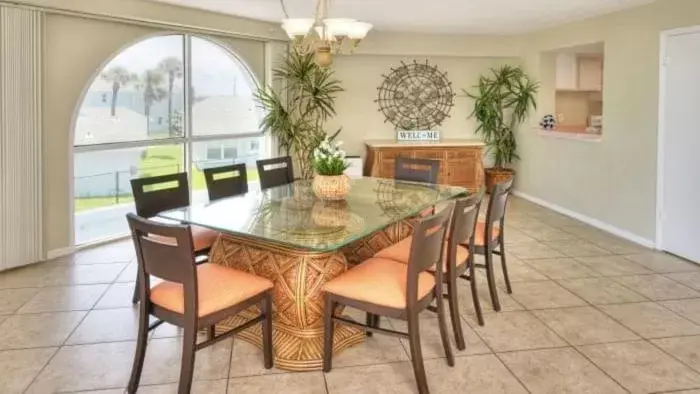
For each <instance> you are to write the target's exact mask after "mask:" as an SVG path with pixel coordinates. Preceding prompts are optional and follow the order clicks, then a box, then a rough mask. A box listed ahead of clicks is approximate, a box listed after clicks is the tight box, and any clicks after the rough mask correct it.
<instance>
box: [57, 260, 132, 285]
mask: <svg viewBox="0 0 700 394" xmlns="http://www.w3.org/2000/svg"><path fill="white" fill-rule="evenodd" d="M127 265H128V264H126V263H121V264H92V265H69V266H66V267H59V269H56V268H54V270H55V271H56V272H54V273H52V274H51V275H50V276H49V277H48V278H47V279H46V280H47V282H48V284H49V285H51V286H69V285H90V284H102V283H103V284H110V283H112V282H114V280H115V279H117V277H118V276H119V274H120V273H121V272H122V271H123V270H124V268H125V267H126V266H127Z"/></svg>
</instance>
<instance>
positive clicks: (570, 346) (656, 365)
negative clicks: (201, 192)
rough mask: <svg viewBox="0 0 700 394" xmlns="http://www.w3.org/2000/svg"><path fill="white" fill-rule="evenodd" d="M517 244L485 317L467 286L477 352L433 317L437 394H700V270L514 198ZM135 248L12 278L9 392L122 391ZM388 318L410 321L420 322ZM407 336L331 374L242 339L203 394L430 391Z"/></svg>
mask: <svg viewBox="0 0 700 394" xmlns="http://www.w3.org/2000/svg"><path fill="white" fill-rule="evenodd" d="M507 227H508V228H507V233H506V234H507V242H508V244H507V250H508V257H509V269H510V271H511V277H512V280H513V282H514V283H513V288H514V293H513V294H512V295H508V294H506V293H505V291H504V290H503V282H502V279H500V272H498V273H497V274H498V275H499V283H500V284H499V286H501V292H500V295H501V302H502V305H503V312H500V313H494V312H493V310H492V309H491V308H490V302H489V299H488V290H487V288H486V284H485V281H484V278H483V276H482V277H480V279H481V280H480V285H481V287H480V289H479V293H480V295H481V298H482V305H483V306H484V309H485V312H486V316H485V318H486V325H485V326H484V327H480V326H479V325H478V324H477V323H476V320H475V318H474V314H473V307H472V303H471V299H470V292H469V289H468V287H467V285H466V283H465V284H464V285H463V286H461V288H460V295H461V300H462V303H461V309H462V312H463V316H462V317H463V322H462V325H463V327H464V329H465V335H466V341H467V349H466V350H465V351H462V352H458V353H457V356H458V357H457V360H456V366H455V367H454V368H448V367H447V365H446V363H445V360H444V358H443V353H442V349H441V344H440V339H439V334H438V330H437V325H436V321H435V320H432V319H434V316H431V315H429V314H426V315H425V316H424V319H422V320H421V323H422V337H423V347H424V349H425V350H424V356H425V359H426V369H427V371H428V376H429V383H430V387H431V392H432V393H434V394H435V393H453V392H456V391H457V390H459V391H460V392H466V391H469V392H471V393H552V394H564V393H601V394H608V393H610V394H614V393H626V392H629V393H684V394H700V266H696V265H693V264H690V263H688V262H685V261H683V260H680V259H677V258H675V257H673V256H669V255H665V254H661V253H656V252H653V251H651V250H647V249H644V248H642V247H640V246H637V245H635V244H632V243H630V242H627V241H625V240H622V239H619V238H616V237H614V236H611V235H609V234H607V233H604V232H601V231H599V230H597V229H594V228H592V227H589V226H586V225H584V224H582V223H579V222H577V221H575V220H573V219H570V218H567V217H564V216H561V215H559V214H557V213H555V212H552V211H549V210H546V209H544V208H541V207H538V206H536V205H533V204H530V203H528V202H526V201H523V200H520V199H517V198H514V199H513V200H512V203H511V205H510V208H509V213H508V225H507ZM133 260H134V254H133V250H132V246H131V244H130V243H129V242H118V243H114V244H111V245H108V246H103V247H99V248H94V249H90V250H86V251H83V252H80V253H78V254H76V255H75V256H71V257H66V258H62V259H58V260H56V261H51V262H46V263H42V264H39V265H34V266H31V267H26V268H21V269H17V270H12V271H9V272H4V273H0V393H3V394H13V393H23V392H26V393H57V392H99V393H104V394H108V393H121V392H123V389H124V387H125V386H126V382H127V379H128V376H129V372H130V368H131V362H132V356H133V352H134V348H135V343H134V340H135V337H136V326H137V322H136V314H135V310H134V308H133V307H132V306H131V303H130V299H131V291H132V289H133V281H134V277H135V272H136V271H135V263H134V261H133ZM383 324H386V325H388V326H392V327H393V328H395V329H405V323H403V322H399V321H388V320H385V321H384V322H383ZM179 334H180V333H179V331H178V330H177V329H175V328H174V327H172V326H167V325H163V326H161V327H159V328H158V329H157V330H155V331H154V332H153V333H152V334H151V339H150V342H149V348H148V355H147V359H146V366H145V369H144V372H143V378H142V387H141V390H140V392H143V393H175V392H176V390H177V378H178V367H179V357H180V341H179V339H178V335H179ZM407 351H408V348H407V343H406V342H405V341H402V340H399V339H394V338H391V337H384V336H374V337H372V338H369V339H368V340H367V342H366V343H365V344H363V345H361V346H358V347H355V348H353V349H351V350H348V351H345V352H344V353H342V354H340V355H338V356H337V357H336V358H335V360H334V369H333V371H332V372H331V373H328V374H323V373H322V372H313V373H304V374H299V373H286V372H285V371H281V370H277V369H273V370H269V371H268V370H265V369H264V368H263V367H262V357H261V354H260V352H259V351H258V350H257V349H256V348H255V347H253V346H251V345H248V344H247V343H245V342H242V341H232V340H227V341H223V342H221V343H218V344H216V345H215V346H213V347H210V348H208V349H206V350H204V351H201V352H199V353H198V354H197V361H196V373H195V380H196V383H195V385H194V389H193V392H196V393H241V394H245V393H262V392H280V393H287V394H294V393H312V394H315V393H319V394H324V393H331V394H344V393H363V394H370V393H382V394H384V393H415V383H414V380H413V374H412V370H411V367H410V362H409V356H408V353H407Z"/></svg>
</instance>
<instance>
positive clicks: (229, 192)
mask: <svg viewBox="0 0 700 394" xmlns="http://www.w3.org/2000/svg"><path fill="white" fill-rule="evenodd" d="M203 172H204V180H205V181H206V183H207V192H208V193H209V201H214V200H218V199H220V198H225V197H233V196H238V195H241V194H246V193H248V173H247V170H246V166H245V163H242V164H233V165H228V166H223V167H212V168H205V169H204V171H203Z"/></svg>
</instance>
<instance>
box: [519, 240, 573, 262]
mask: <svg viewBox="0 0 700 394" xmlns="http://www.w3.org/2000/svg"><path fill="white" fill-rule="evenodd" d="M507 250H508V252H509V253H512V254H513V255H515V256H516V257H518V258H520V259H523V260H528V259H553V258H557V257H564V254H562V253H561V252H559V251H557V250H555V249H553V248H551V247H549V246H547V245H545V244H543V243H540V242H530V243H522V244H516V245H511V246H510V247H509V248H508V249H507Z"/></svg>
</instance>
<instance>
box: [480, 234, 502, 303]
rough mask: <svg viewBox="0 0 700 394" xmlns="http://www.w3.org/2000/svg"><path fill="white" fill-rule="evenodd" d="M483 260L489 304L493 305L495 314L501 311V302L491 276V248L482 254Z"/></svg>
mask: <svg viewBox="0 0 700 394" xmlns="http://www.w3.org/2000/svg"><path fill="white" fill-rule="evenodd" d="M484 260H485V261H486V279H487V282H488V284H489V293H490V294H491V303H492V304H493V309H494V310H495V311H496V312H500V311H501V302H500V301H499V300H498V289H497V288H496V278H495V277H494V275H493V249H491V246H487V247H486V253H485V254H484Z"/></svg>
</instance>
